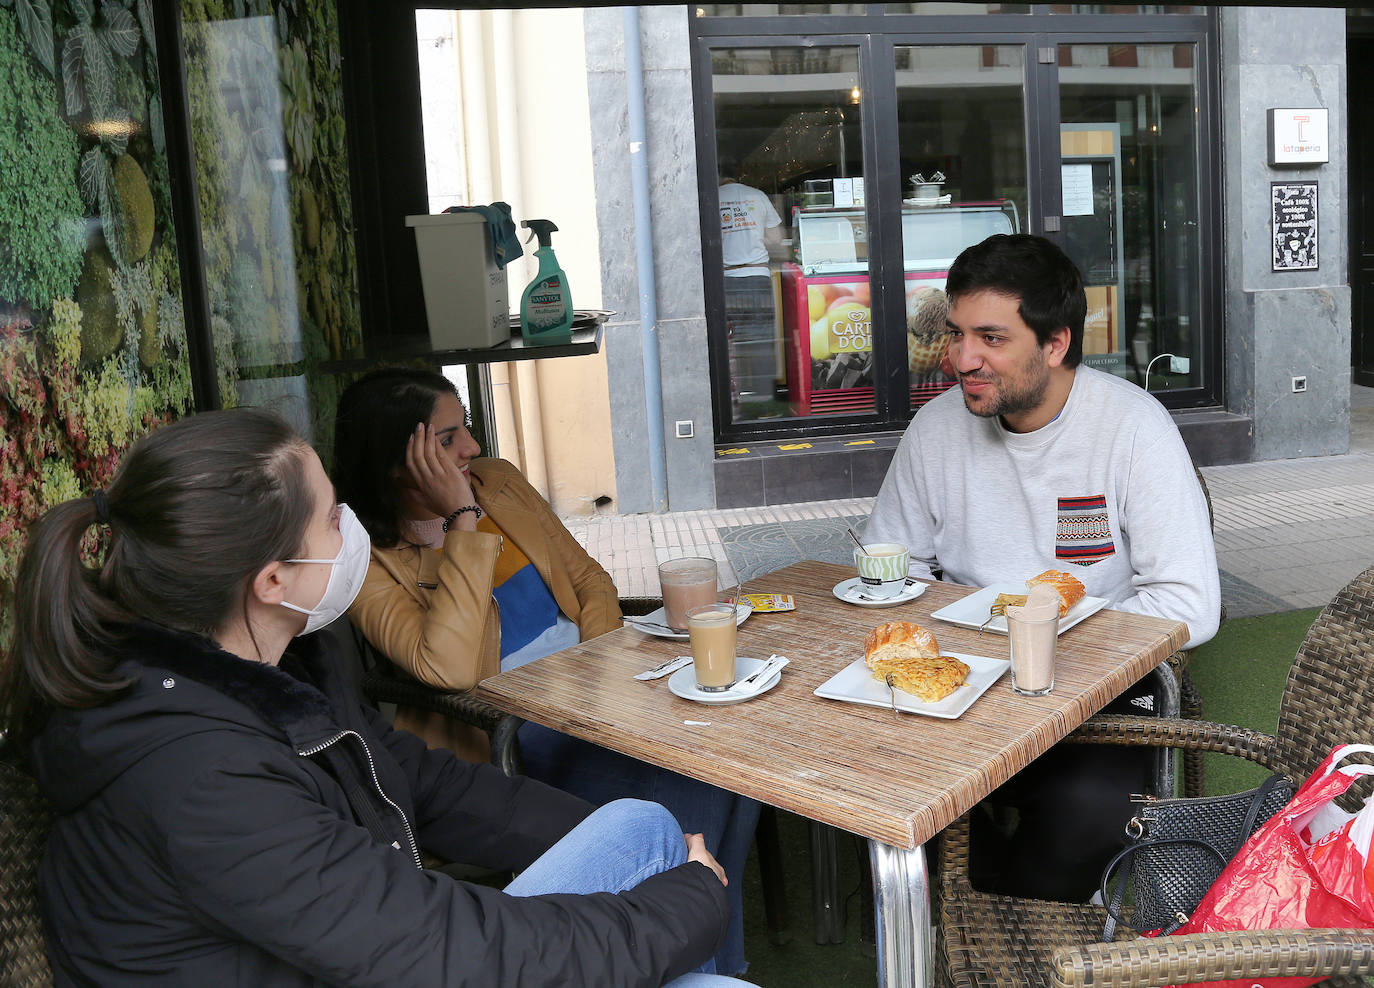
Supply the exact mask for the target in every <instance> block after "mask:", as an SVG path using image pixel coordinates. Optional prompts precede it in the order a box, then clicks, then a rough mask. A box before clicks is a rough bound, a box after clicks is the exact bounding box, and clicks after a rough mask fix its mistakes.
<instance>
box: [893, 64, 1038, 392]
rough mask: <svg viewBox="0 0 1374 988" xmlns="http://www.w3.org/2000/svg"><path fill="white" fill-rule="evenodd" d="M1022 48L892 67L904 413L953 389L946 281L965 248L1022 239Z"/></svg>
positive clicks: (1023, 183) (1023, 124)
mask: <svg viewBox="0 0 1374 988" xmlns="http://www.w3.org/2000/svg"><path fill="white" fill-rule="evenodd" d="M1022 52H1023V49H1022V47H1021V46H1020V45H986V46H977V47H974V46H952V45H945V46H938V45H930V46H922V47H913V46H903V47H899V48H897V49H896V51H895V52H894V55H895V62H896V65H897V145H898V149H899V151H900V161H901V174H902V176H903V180H904V181H905V182H906V183H907V186H906V188H905V189H904V192H905V194H904V196H903V199H902V256H903V261H904V265H903V267H904V269H905V279H906V281H905V285H906V290H905V312H906V330H907V334H906V362H907V370H908V373H909V375H910V378H909V387H910V395H911V399H910V407H911V408H912V409H915V408H917V407H919V406H920V405H922V404H924V403H925V402H927V401H929V400H930V399H931V398H933V397H934V396H935V395H937V394H939V393H940V392H941V391H944V390H946V389H947V388H949V387H951V386H953V384H954V380H953V378H952V377H951V376H950V368H949V367H948V366H947V365H946V364H945V361H944V355H945V349H946V343H947V339H948V338H947V335H946V328H945V319H944V317H945V312H946V311H947V305H946V302H945V297H944V287H945V275H946V274H947V273H948V271H949V266H950V264H951V263H952V262H953V261H954V258H955V257H957V256H958V255H959V253H960V252H961V251H962V250H963V249H964V248H965V247H969V246H972V245H973V244H976V243H979V242H980V241H982V240H984V239H986V238H987V237H990V236H992V235H993V234H996V233H1021V232H1024V223H1025V217H1026V205H1027V202H1026V160H1027V159H1026V119H1025V95H1024V89H1025V80H1024V61H1023V54H1022Z"/></svg>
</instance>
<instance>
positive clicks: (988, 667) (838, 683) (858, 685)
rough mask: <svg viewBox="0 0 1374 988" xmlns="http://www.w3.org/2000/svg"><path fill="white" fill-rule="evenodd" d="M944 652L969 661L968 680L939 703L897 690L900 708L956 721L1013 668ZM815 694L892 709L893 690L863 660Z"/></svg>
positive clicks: (1005, 663) (1004, 662)
mask: <svg viewBox="0 0 1374 988" xmlns="http://www.w3.org/2000/svg"><path fill="white" fill-rule="evenodd" d="M943 654H945V655H952V656H954V657H955V658H956V659H959V660H961V661H963V662H966V663H967V664H968V681H967V682H965V683H964V685H963V686H960V687H959V688H958V689H957V690H955V691H954V692H953V693H951V694H950V695H949V696H947V697H945V698H944V699H943V700H941V701H939V702H938V703H924V702H922V701H921V700H918V699H916V698H915V697H914V696H912V695H911V694H910V693H903V692H902V691H901V690H897V691H896V693H897V709H898V710H905V711H906V712H907V713H909V714H924V715H925V716H927V717H943V718H945V719H946V720H953V719H954V718H956V717H959V716H961V715H962V714H963V712H964V711H965V710H967V709H968V708H969V707H971V706H973V701H974V700H976V699H978V698H979V697H980V696H982V695H983V694H984V693H986V692H987V689H988V687H989V686H991V685H992V684H993V683H995V682H997V680H999V679H1001V678H1002V674H1003V673H1004V672H1006V671H1007V670H1008V669H1010V668H1011V662H1010V661H1009V660H1007V659H989V658H985V657H984V656H981V655H965V654H964V653H963V652H945V653H943ZM816 695H817V696H823V697H825V698H826V699H827V700H845V701H847V702H849V703H863V704H867V705H868V706H870V707H887V708H888V709H889V710H890V709H891V708H892V691H891V690H889V689H888V688H887V685H886V684H884V683H881V682H879V681H878V680H876V679H874V678H873V672H872V670H870V669H869V668H868V666H867V665H865V664H864V660H863V659H855V660H854V661H853V662H851V663H849V665H847V666H845V667H844V668H843V669H841V670H840V671H839V672H837V673H835V675H833V676H831V677H830V678H829V679H827V680H826V681H825V682H823V683H821V685H820V686H818V687H816Z"/></svg>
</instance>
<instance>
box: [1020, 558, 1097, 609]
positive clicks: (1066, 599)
mask: <svg viewBox="0 0 1374 988" xmlns="http://www.w3.org/2000/svg"><path fill="white" fill-rule="evenodd" d="M1026 586H1028V587H1030V588H1031V589H1032V590H1034V589H1035V588H1036V587H1038V586H1047V587H1050V588H1052V589H1053V590H1054V592H1055V593H1057V594H1059V616H1060V617H1063V616H1064V615H1065V614H1068V613H1069V608H1070V607H1072V606H1073V605H1074V604H1076V603H1078V602H1079V601H1080V600H1082V599H1083V595H1084V594H1086V593H1087V589H1086V588H1085V587H1084V586H1083V584H1082V583H1080V582H1079V580H1078V578H1077V577H1076V576H1074V575H1073V574H1072V573H1063V572H1060V571H1059V570H1057V569H1047V570H1045V572H1043V573H1041V574H1040V575H1039V576H1032V577H1031V578H1030V579H1029V580H1027V581H1026Z"/></svg>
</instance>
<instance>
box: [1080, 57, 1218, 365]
mask: <svg viewBox="0 0 1374 988" xmlns="http://www.w3.org/2000/svg"><path fill="white" fill-rule="evenodd" d="M1193 63H1194V52H1193V50H1192V46H1191V45H1172V44H1168V45H1061V46H1060V48H1059V65H1060V70H1059V94H1060V112H1061V117H1062V120H1063V125H1062V127H1061V131H1060V147H1061V152H1062V159H1063V165H1062V168H1063V176H1062V180H1063V207H1064V208H1063V214H1064V215H1063V227H1064V234H1063V236H1064V247H1065V249H1066V250H1067V251H1068V253H1069V255H1070V256H1071V257H1072V258H1073V259H1074V261H1075V262H1076V263H1077V264H1078V266H1079V267H1080V269H1082V271H1083V273H1084V278H1085V281H1086V283H1087V285H1088V303H1089V304H1088V309H1089V312H1088V324H1087V329H1086V333H1085V336H1084V346H1083V352H1084V362H1085V363H1087V364H1090V365H1093V366H1098V367H1100V368H1102V369H1103V370H1107V371H1110V372H1111V373H1114V374H1118V375H1120V376H1122V377H1126V378H1128V379H1130V380H1134V381H1135V382H1137V383H1138V384H1141V385H1142V386H1144V385H1146V383H1147V382H1146V373H1147V371H1148V373H1149V381H1148V386H1149V388H1150V390H1152V391H1160V390H1168V389H1174V388H1183V387H1193V386H1197V385H1198V384H1199V382H1200V381H1201V379H1202V376H1201V375H1202V367H1201V363H1202V348H1201V341H1200V338H1199V332H1198V330H1199V327H1200V321H1201V320H1200V317H1201V308H1200V306H1201V302H1200V286H1199V265H1200V263H1201V260H1200V259H1201V247H1200V240H1199V229H1198V222H1197V220H1198V209H1199V202H1198V175H1197V169H1196V162H1197V104H1198V94H1197V73H1196V70H1195V69H1194V67H1193ZM1165 354H1172V355H1174V356H1176V357H1178V358H1183V359H1182V360H1178V361H1175V360H1168V359H1162V355H1165ZM1156 357H1161V359H1160V360H1158V361H1156V360H1155V358H1156ZM1185 366H1186V370H1185V369H1184V368H1185Z"/></svg>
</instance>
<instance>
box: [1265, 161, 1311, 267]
mask: <svg viewBox="0 0 1374 988" xmlns="http://www.w3.org/2000/svg"><path fill="white" fill-rule="evenodd" d="M1269 202H1270V207H1271V209H1272V211H1273V224H1274V227H1273V228H1274V270H1275V271H1315V270H1317V183H1316V182H1274V183H1273V184H1271V185H1270V186H1269Z"/></svg>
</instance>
